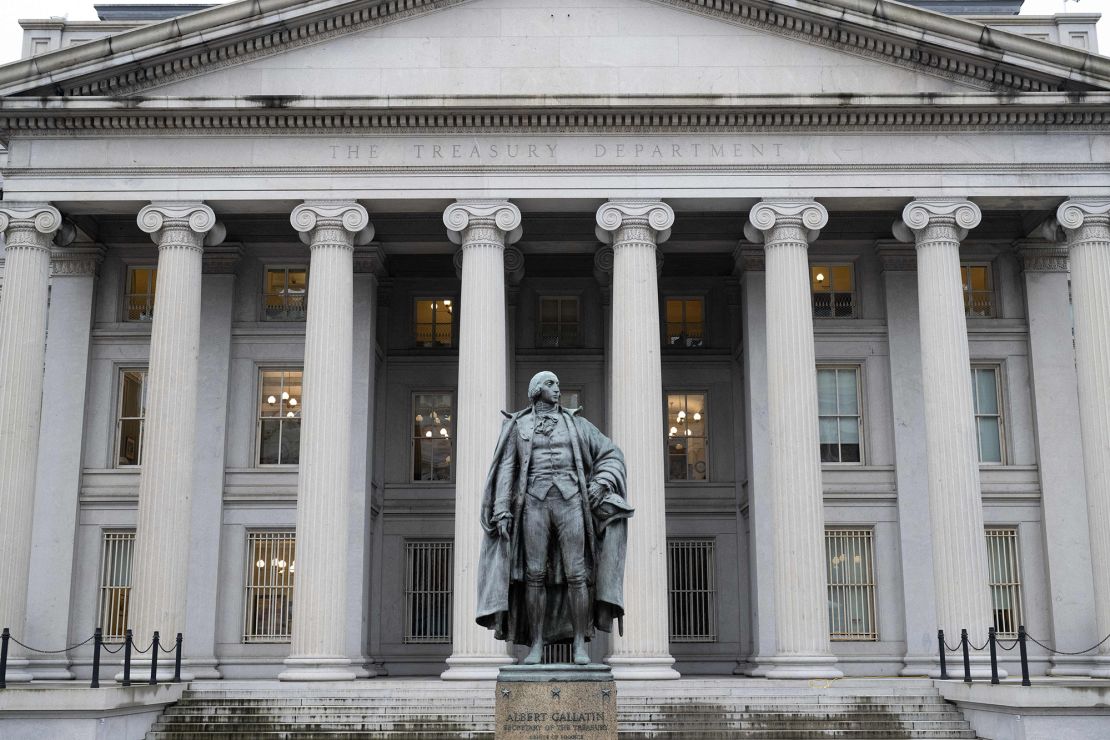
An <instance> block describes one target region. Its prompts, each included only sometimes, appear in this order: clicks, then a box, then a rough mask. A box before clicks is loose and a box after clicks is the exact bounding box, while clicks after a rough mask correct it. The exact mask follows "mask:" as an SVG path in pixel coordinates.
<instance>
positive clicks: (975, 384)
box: [971, 365, 1004, 463]
mask: <svg viewBox="0 0 1110 740" xmlns="http://www.w3.org/2000/svg"><path fill="white" fill-rule="evenodd" d="M971 401H972V407H973V408H974V409H975V437H976V441H977V445H978V448H979V462H982V463H1001V462H1002V461H1003V454H1002V451H1003V449H1004V447H1003V444H1002V398H1001V394H1000V393H999V383H998V367H997V366H995V367H991V366H979V365H975V366H972V368H971Z"/></svg>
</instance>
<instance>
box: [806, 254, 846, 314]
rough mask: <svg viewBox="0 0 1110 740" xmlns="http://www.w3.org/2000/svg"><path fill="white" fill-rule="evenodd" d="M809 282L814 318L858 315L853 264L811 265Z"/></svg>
mask: <svg viewBox="0 0 1110 740" xmlns="http://www.w3.org/2000/svg"><path fill="white" fill-rule="evenodd" d="M809 283H810V290H811V291H812V293H813V317H814V318H817V319H850V318H852V317H853V316H855V315H856V294H855V287H854V285H855V280H854V279H853V277H852V266H851V265H811V266H810V268H809Z"/></svg>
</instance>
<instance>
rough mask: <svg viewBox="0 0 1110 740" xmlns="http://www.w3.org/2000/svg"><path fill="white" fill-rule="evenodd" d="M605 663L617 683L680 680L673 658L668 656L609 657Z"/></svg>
mask: <svg viewBox="0 0 1110 740" xmlns="http://www.w3.org/2000/svg"><path fill="white" fill-rule="evenodd" d="M605 662H606V663H608V664H609V666H610V667H611V668H612V669H613V678H615V679H617V680H618V681H673V680H674V679H676V678H682V676H681V675H680V674H679V672H678V671H676V670H675V669H674V658H672V657H671V656H669V655H649V656H636V657H632V656H627V655H610V656H609V657H608V658H606V659H605Z"/></svg>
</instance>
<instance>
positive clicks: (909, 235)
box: [893, 198, 983, 244]
mask: <svg viewBox="0 0 1110 740" xmlns="http://www.w3.org/2000/svg"><path fill="white" fill-rule="evenodd" d="M982 220H983V212H982V211H981V210H979V206H977V205H975V204H974V203H972V202H971V201H970V200H967V199H966V198H928V199H920V200H914V201H911V202H910V203H909V204H908V205H906V207H905V208H904V209H902V218H901V220H899V221H895V222H894V226H893V231H894V236H895V237H896V238H897V239H898V240H899V241H903V242H909V243H914V242H916V243H918V244H921V243H922V242H924V241H929V240H931V239H932V238H936V237H938V236H941V237H943V236H947V237H948V238H950V239H952V240H955V241H963V240H964V238H965V237H966V236H967V232H968V231H970V230H971V229H974V228H975V227H976V226H978V225H979V222H980V221H982ZM938 230H940V231H942V232H943V231H949V230H950V231H951V234H947V235H944V234H937V232H938Z"/></svg>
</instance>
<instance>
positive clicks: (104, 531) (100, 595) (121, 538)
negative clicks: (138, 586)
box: [96, 527, 136, 642]
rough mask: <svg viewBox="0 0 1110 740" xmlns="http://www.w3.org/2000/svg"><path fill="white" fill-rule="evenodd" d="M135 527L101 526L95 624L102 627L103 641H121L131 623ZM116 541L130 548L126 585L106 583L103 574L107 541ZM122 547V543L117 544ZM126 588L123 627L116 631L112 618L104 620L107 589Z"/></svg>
mask: <svg viewBox="0 0 1110 740" xmlns="http://www.w3.org/2000/svg"><path fill="white" fill-rule="evenodd" d="M135 532H136V528H135V527H103V528H101V530H100V558H99V561H98V569H97V591H96V619H97V624H99V625H101V627H103V628H104V634H103V637H104V642H123V641H124V639H125V638H126V631H127V629H128V627H130V625H131V588H132V586H133V585H134V584H133V582H132V581H133V577H134V575H135ZM110 540H111V541H112V542H117V543H124V542H126V543H129V545H127V546H126V549H128V550H130V553H129V556H128V560H129V563H128V566H129V567H128V573H127V585H126V586H123V585H119V584H111V585H109V584H106V583H105V580H106V579H105V575H106V574H107V573H106V568H107V566H108V562H107V557H108V556H109V549H112V548H111V546H110V545H109V541H110ZM119 547H120V549H123V547H124V546H123V545H120V546H119ZM113 588H115V589H126V590H127V593H126V596H124V597H123V601H124V614H123V629H122V630H120V631H119V632H118V633H117V632H114V631H113V630H112V626H113V622H112V620H110V619H109V620H107V621H106V620H105V608H106V606H107V604H106V603H105V601H106V595H107V592H108V590H109V589H113Z"/></svg>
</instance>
